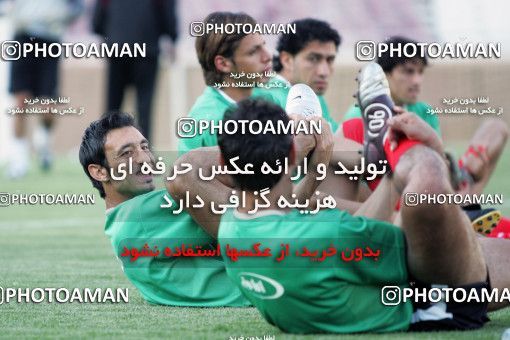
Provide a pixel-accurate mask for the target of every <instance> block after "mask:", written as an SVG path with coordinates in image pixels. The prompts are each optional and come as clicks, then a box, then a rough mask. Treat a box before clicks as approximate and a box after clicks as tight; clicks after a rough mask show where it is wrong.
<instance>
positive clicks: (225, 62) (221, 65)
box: [214, 55, 234, 73]
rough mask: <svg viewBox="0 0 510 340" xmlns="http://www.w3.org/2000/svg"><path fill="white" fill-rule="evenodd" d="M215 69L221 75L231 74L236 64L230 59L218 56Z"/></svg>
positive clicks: (215, 59)
mask: <svg viewBox="0 0 510 340" xmlns="http://www.w3.org/2000/svg"><path fill="white" fill-rule="evenodd" d="M214 67H216V69H217V70H218V71H220V72H221V73H230V72H232V71H233V69H234V64H233V63H232V61H231V60H230V59H228V58H225V57H224V56H221V55H217V56H215V57H214Z"/></svg>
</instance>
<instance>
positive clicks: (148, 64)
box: [133, 57, 158, 142]
mask: <svg viewBox="0 0 510 340" xmlns="http://www.w3.org/2000/svg"><path fill="white" fill-rule="evenodd" d="M133 63H134V65H133V70H134V82H135V86H136V106H137V110H138V123H139V125H140V128H141V129H142V133H143V134H144V136H145V138H147V139H148V140H149V141H151V142H152V141H153V140H152V133H151V132H152V130H151V124H152V119H151V118H152V103H153V99H154V86H155V83H156V75H157V71H158V58H157V57H147V58H137V59H135V60H134V61H133Z"/></svg>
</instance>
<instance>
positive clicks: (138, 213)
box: [105, 190, 249, 307]
mask: <svg viewBox="0 0 510 340" xmlns="http://www.w3.org/2000/svg"><path fill="white" fill-rule="evenodd" d="M165 195H166V197H167V198H169V199H170V201H171V202H172V207H171V208H161V207H160V205H161V204H163V203H165V204H166V203H167V201H165V200H164V199H163V197H164V196H165ZM176 206H178V204H175V201H174V200H173V199H172V197H171V196H170V194H168V193H167V191H166V190H155V191H152V192H149V193H146V194H143V195H139V196H136V197H134V198H132V199H130V200H127V201H125V202H123V203H121V204H119V205H118V206H116V207H115V208H112V209H109V210H108V211H107V214H106V224H105V233H106V235H107V236H108V237H109V238H110V241H111V244H112V246H113V251H114V253H115V255H116V256H117V257H118V258H119V260H120V261H121V262H122V267H123V270H124V273H125V274H126V276H127V277H128V279H129V280H130V281H131V283H133V285H134V286H135V287H136V288H137V289H138V290H139V291H140V294H141V295H142V297H143V298H144V299H145V300H147V301H148V302H150V303H154V304H161V305H171V306H194V307H218V306H236V307H237V306H248V305H249V302H248V301H247V300H246V299H245V298H244V297H243V296H242V294H241V292H240V291H239V289H238V288H237V287H236V286H234V284H233V283H232V282H231V281H230V279H229V278H228V276H227V274H226V272H225V264H224V262H223V261H222V259H221V257H165V256H164V254H163V250H164V248H165V247H171V248H172V249H173V248H175V247H179V246H180V245H181V244H183V243H185V244H190V245H192V246H202V247H203V248H204V249H214V248H215V247H216V241H215V239H214V238H212V237H211V236H209V234H207V233H206V232H205V231H204V230H203V229H202V228H201V227H200V226H199V225H198V224H196V223H195V222H194V220H193V219H192V218H191V216H190V215H189V214H187V213H185V212H181V213H179V214H177V215H176V214H173V213H172V211H174V210H175V207H176ZM146 244H147V246H148V247H149V248H150V250H154V251H155V250H156V249H158V250H159V251H160V252H161V254H160V256H157V257H152V256H150V257H139V258H137V259H136V260H135V261H132V259H133V257H130V256H123V254H124V255H126V254H125V252H126V249H129V250H131V249H133V248H136V249H138V250H143V247H144V246H145V245H146ZM156 247H157V248H156Z"/></svg>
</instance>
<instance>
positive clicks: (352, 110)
mask: <svg viewBox="0 0 510 340" xmlns="http://www.w3.org/2000/svg"><path fill="white" fill-rule="evenodd" d="M430 108H431V107H430V105H428V104H427V103H424V102H416V103H414V104H408V105H404V109H405V110H406V111H409V112H414V113H415V114H417V115H418V117H420V118H421V119H423V120H424V121H425V122H427V124H429V125H430V126H431V127H432V128H433V129H434V130H435V131H436V132H437V134H438V135H440V136H441V129H440V127H439V118H438V117H437V115H431V114H430V113H427V110H428V109H430ZM352 118H361V110H360V108H359V107H358V106H355V105H351V107H349V109H348V110H347V112H346V113H345V115H344V121H346V120H349V119H352Z"/></svg>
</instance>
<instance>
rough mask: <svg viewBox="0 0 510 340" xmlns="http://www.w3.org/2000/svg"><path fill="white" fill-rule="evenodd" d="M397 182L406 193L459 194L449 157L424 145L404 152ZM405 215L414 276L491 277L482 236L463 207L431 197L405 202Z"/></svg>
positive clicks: (437, 280)
mask: <svg viewBox="0 0 510 340" xmlns="http://www.w3.org/2000/svg"><path fill="white" fill-rule="evenodd" d="M394 183H395V185H396V189H397V191H398V192H399V193H401V194H402V195H403V196H404V197H405V195H415V194H417V195H420V194H428V195H438V194H454V190H453V188H452V186H451V184H450V182H449V180H448V170H447V167H446V164H445V162H444V160H443V159H442V158H441V157H440V156H439V155H438V154H437V153H436V152H435V151H433V150H431V149H430V148H428V147H425V146H423V145H416V146H414V147H412V148H411V149H409V150H408V151H407V152H405V153H404V154H403V155H402V157H401V158H400V160H399V162H398V165H397V166H396V168H395V170H394ZM401 218H402V229H403V230H404V233H405V236H406V240H407V244H408V255H407V258H408V267H409V272H410V274H411V275H412V276H413V277H415V278H416V279H418V280H419V281H422V282H426V283H433V284H447V285H449V286H460V285H464V284H470V283H473V282H482V281H485V280H486V278H487V269H486V264H485V261H484V257H483V254H482V251H481V247H480V245H479V242H478V240H477V236H476V234H475V232H474V231H473V229H472V227H471V223H470V221H469V219H468V217H467V216H466V214H465V213H464V212H463V211H462V209H461V208H460V207H459V206H457V205H448V204H435V203H434V202H431V201H426V202H422V203H420V204H417V205H415V206H407V205H405V204H403V205H402V207H401Z"/></svg>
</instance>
